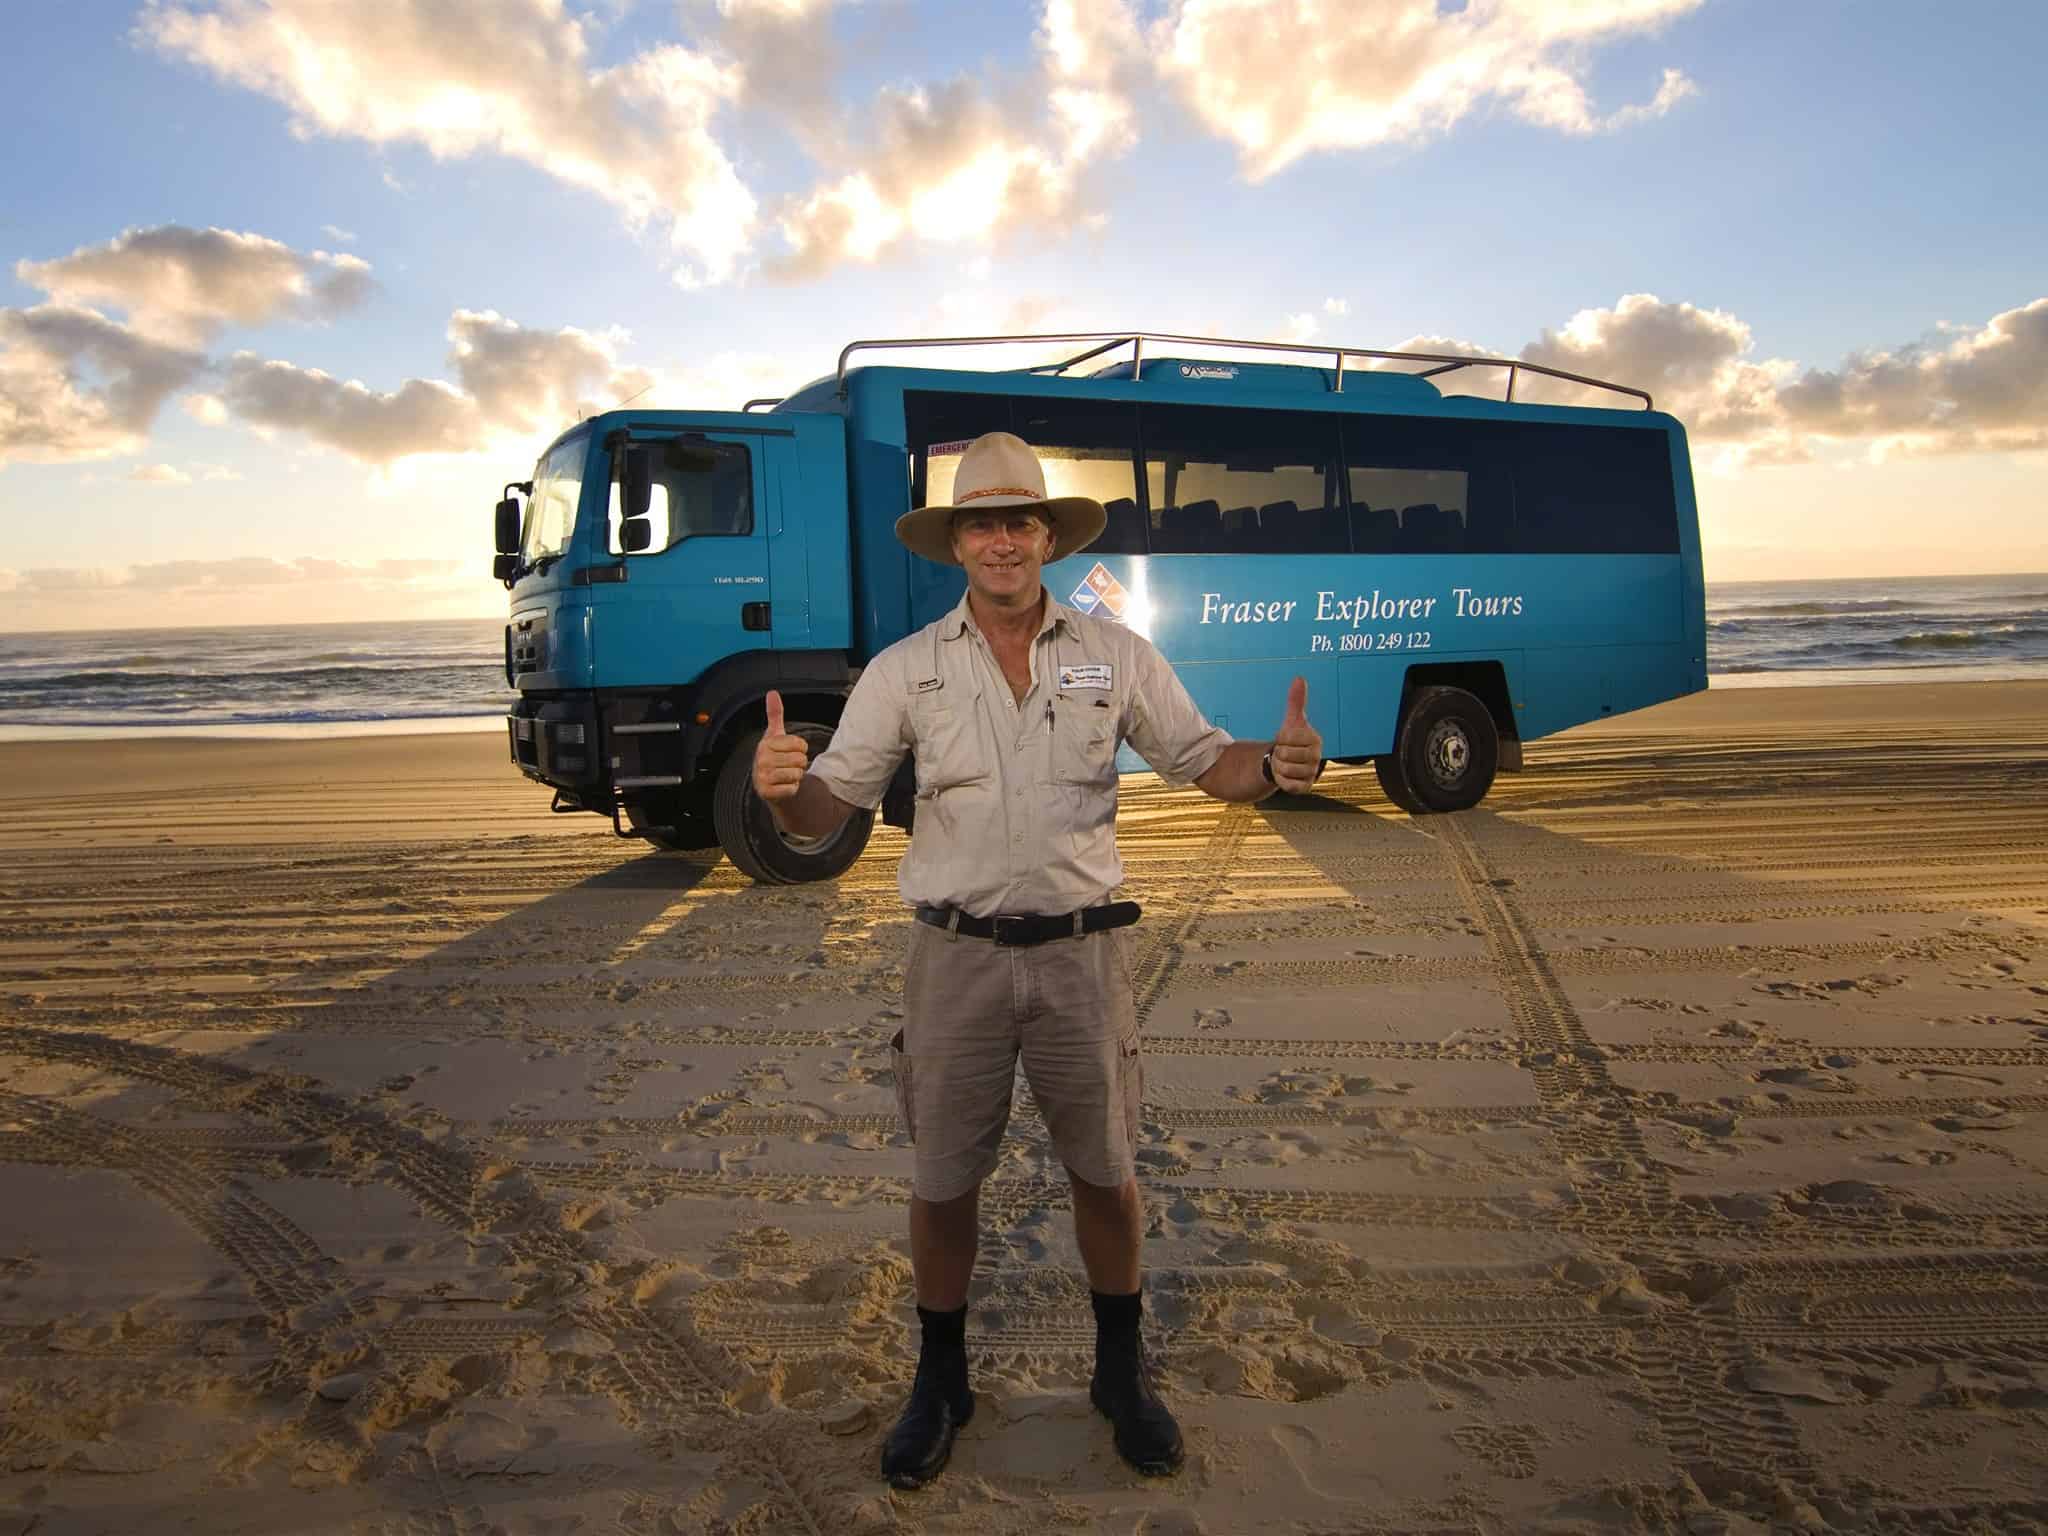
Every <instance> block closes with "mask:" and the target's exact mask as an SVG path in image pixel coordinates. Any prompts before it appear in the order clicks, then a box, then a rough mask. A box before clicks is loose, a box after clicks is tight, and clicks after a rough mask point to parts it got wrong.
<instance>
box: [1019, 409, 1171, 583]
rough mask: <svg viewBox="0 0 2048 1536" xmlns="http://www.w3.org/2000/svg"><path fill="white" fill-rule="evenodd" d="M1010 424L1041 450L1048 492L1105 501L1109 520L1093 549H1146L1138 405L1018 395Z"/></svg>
mask: <svg viewBox="0 0 2048 1536" xmlns="http://www.w3.org/2000/svg"><path fill="white" fill-rule="evenodd" d="M1010 408H1011V427H1010V430H1011V431H1012V432H1015V433H1016V434H1017V435H1018V436H1019V437H1021V438H1023V439H1024V441H1025V442H1027V443H1029V444H1030V445H1031V446H1032V447H1033V448H1035V449H1036V450H1037V451H1038V463H1039V466H1040V467H1041V468H1042V469H1044V471H1045V493H1046V494H1047V495H1048V496H1086V497H1088V498H1090V499H1091V500H1094V501H1099V502H1101V503H1102V510H1103V511H1104V512H1105V513H1107V514H1108V516H1109V524H1108V526H1107V527H1105V528H1104V529H1103V530H1102V537H1101V538H1099V539H1097V540H1096V541H1095V542H1094V543H1093V544H1091V545H1089V546H1088V547H1089V549H1090V550H1092V551H1095V552H1097V553H1100V554H1105V555H1142V554H1144V553H1145V518H1144V515H1143V514H1142V513H1141V512H1139V510H1138V499H1137V498H1138V452H1137V446H1138V445H1137V438H1138V408H1137V407H1136V406H1134V405H1123V404H1117V403H1114V402H1108V401H1101V400H1048V399H1042V398H1038V397H1034V396H1031V395H1018V396H1016V397H1014V398H1013V399H1012V400H1011V402H1010Z"/></svg>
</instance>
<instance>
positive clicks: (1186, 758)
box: [1128, 635, 1231, 789]
mask: <svg viewBox="0 0 2048 1536" xmlns="http://www.w3.org/2000/svg"><path fill="white" fill-rule="evenodd" d="M1131 638H1132V640H1133V641H1134V642H1135V643H1134V644H1133V645H1132V647H1131V661H1130V664H1131V667H1132V676H1133V678H1134V679H1135V681H1136V683H1137V686H1136V687H1135V688H1133V689H1132V690H1131V726H1130V730H1129V732H1128V735H1129V739H1130V743H1131V745H1132V746H1133V747H1136V748H1137V749H1138V755H1139V756H1140V757H1142V758H1144V759H1145V761H1146V762H1147V763H1149V764H1151V765H1152V769H1153V771H1154V772H1156V773H1157V774H1158V775H1159V776H1160V777H1161V778H1162V779H1164V780H1166V782H1167V783H1168V784H1170V785H1172V786H1173V787H1174V788H1176V789H1178V788H1180V787H1182V786H1183V785H1187V784H1192V783H1194V781H1195V780H1196V779H1199V778H1200V777H1201V776H1202V775H1203V774H1205V773H1207V772H1208V771H1209V770H1210V768H1212V767H1213V766H1214V765H1215V762H1216V759H1217V758H1219V757H1221V756H1222V755H1223V749H1224V748H1225V747H1227V746H1229V745H1230V743H1231V736H1230V733H1229V732H1228V731H1225V730H1223V729H1222V728H1221V727H1219V726H1214V725H1211V724H1210V723H1209V722H1208V720H1207V719H1206V718H1204V716H1203V714H1202V712H1201V710H1199V709H1197V708H1196V707H1195V701H1194V700H1193V699H1192V698H1190V697H1189V696H1188V690H1187V687H1186V685H1185V684H1183V683H1182V682H1181V680H1180V677H1179V675H1178V674H1177V673H1175V671H1174V670H1173V668H1172V667H1170V666H1168V665H1167V664H1166V658H1165V657H1164V656H1162V655H1160V654H1159V651H1158V649H1157V648H1156V647H1155V646H1154V645H1153V644H1152V642H1151V641H1149V640H1147V639H1145V638H1144V637H1143V636H1142V635H1134V636H1132V637H1131Z"/></svg>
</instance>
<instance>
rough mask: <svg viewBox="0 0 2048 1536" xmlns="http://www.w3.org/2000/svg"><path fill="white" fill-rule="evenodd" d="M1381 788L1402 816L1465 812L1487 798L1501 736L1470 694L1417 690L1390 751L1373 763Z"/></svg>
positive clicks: (1483, 707) (1443, 689)
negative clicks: (1408, 812) (1439, 812)
mask: <svg viewBox="0 0 2048 1536" xmlns="http://www.w3.org/2000/svg"><path fill="white" fill-rule="evenodd" d="M1372 766H1373V771H1374V772H1375V773H1377V774H1378V775H1379V781H1380V788H1381V789H1383V790H1385V791H1386V794H1387V798H1388V799H1389V800H1391V801H1393V802H1394V804H1396V805H1398V806H1400V807H1401V809H1403V810H1404V811H1410V812H1413V813H1414V814H1415V815H1418V816H1421V815H1426V814H1428V813H1430V812H1433V811H1463V810H1469V809H1470V808H1471V807H1473V806H1475V805H1477V804H1478V803H1479V802H1480V801H1481V800H1484V799H1485V798H1486V792H1487V791H1488V790H1489V789H1491V788H1493V776H1494V773H1495V771H1496V770H1497V769H1498V768H1499V766H1500V732H1499V730H1498V729H1497V728H1496V727H1495V726H1494V723H1493V715H1492V712H1491V711H1489V710H1488V709H1487V707H1486V705H1485V704H1484V703H1483V702H1482V701H1481V700H1480V699H1479V698H1478V697H1477V696H1476V695H1474V694H1470V693H1467V692H1466V691H1465V690H1464V689H1463V688H1452V687H1448V686H1445V685H1442V684H1437V685H1433V686H1431V687H1426V688H1421V689H1418V690H1416V693H1415V696H1414V697H1413V698H1411V699H1410V700H1409V701H1408V707H1407V709H1406V710H1405V711H1403V713H1402V715H1401V728H1400V730H1399V731H1398V732H1397V733H1396V734H1395V737H1394V750H1393V751H1392V752H1388V753H1383V754H1381V755H1380V756H1378V757H1376V758H1374V759H1373V760H1372Z"/></svg>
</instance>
